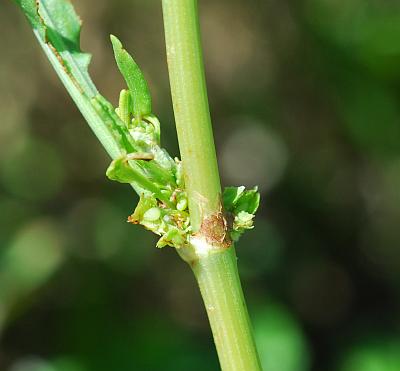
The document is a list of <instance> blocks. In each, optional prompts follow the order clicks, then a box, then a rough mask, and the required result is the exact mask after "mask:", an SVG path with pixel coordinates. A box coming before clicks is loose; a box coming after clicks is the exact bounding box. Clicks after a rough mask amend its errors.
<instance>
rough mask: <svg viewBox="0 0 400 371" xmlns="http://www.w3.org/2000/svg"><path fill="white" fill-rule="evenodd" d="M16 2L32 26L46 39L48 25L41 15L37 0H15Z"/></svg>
mask: <svg viewBox="0 0 400 371" xmlns="http://www.w3.org/2000/svg"><path fill="white" fill-rule="evenodd" d="M14 2H15V3H17V5H19V6H20V8H21V9H22V11H23V12H24V13H25V16H26V18H28V21H29V23H30V24H31V26H32V28H33V29H34V30H36V32H37V33H38V35H39V36H40V38H41V39H42V40H44V39H45V37H46V27H45V26H44V24H43V21H42V19H41V18H40V16H39V13H38V8H37V4H36V0H14Z"/></svg>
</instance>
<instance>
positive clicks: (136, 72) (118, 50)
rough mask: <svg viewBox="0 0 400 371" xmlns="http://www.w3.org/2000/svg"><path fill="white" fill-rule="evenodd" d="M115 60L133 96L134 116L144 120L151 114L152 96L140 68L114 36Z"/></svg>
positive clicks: (112, 40) (112, 37) (112, 39)
mask: <svg viewBox="0 0 400 371" xmlns="http://www.w3.org/2000/svg"><path fill="white" fill-rule="evenodd" d="M110 39H111V43H112V45H113V49H114V55H115V60H116V62H117V65H118V68H119V70H120V71H121V73H122V75H123V76H124V79H125V81H126V84H127V85H128V88H129V91H130V93H131V96H132V106H133V115H134V116H135V118H142V117H144V116H147V115H150V114H151V110H152V109H151V96H150V91H149V87H148V85H147V82H146V80H145V78H144V76H143V73H142V71H141V70H140V68H139V66H138V65H137V64H136V62H135V61H134V60H133V58H132V57H131V56H130V54H129V53H128V52H127V51H126V50H125V49H124V48H123V46H122V43H121V42H120V41H119V40H118V38H116V37H115V36H114V35H111V36H110Z"/></svg>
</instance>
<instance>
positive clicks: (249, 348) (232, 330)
mask: <svg viewBox="0 0 400 371" xmlns="http://www.w3.org/2000/svg"><path fill="white" fill-rule="evenodd" d="M192 269H193V272H194V274H195V276H196V279H197V282H198V284H199V286H200V290H201V295H202V297H203V301H204V305H205V307H206V310H207V314H208V319H209V321H210V324H211V329H212V332H213V336H214V342H215V345H216V347H217V351H218V357H219V362H220V365H221V369H222V370H224V371H227V370H229V371H258V370H261V366H260V363H259V358H258V355H257V350H256V347H255V343H254V339H253V335H252V329H251V324H250V320H249V315H248V313H247V308H246V303H245V300H244V297H243V291H242V287H241V285H240V279H239V274H238V270H237V264H236V254H235V249H234V247H233V246H232V247H231V248H229V249H226V250H224V251H218V252H215V253H210V254H208V255H207V256H204V257H201V258H200V259H199V260H198V261H197V262H195V263H194V264H193V265H192Z"/></svg>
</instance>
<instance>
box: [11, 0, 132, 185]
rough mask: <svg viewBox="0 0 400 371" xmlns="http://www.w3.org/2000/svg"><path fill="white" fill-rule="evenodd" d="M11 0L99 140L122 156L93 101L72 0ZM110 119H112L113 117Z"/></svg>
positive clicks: (92, 89)
mask: <svg viewBox="0 0 400 371" xmlns="http://www.w3.org/2000/svg"><path fill="white" fill-rule="evenodd" d="M14 1H15V3H16V4H17V5H18V6H19V7H20V8H21V10H22V11H23V13H24V14H25V16H26V17H27V19H28V21H29V23H30V24H31V26H32V28H33V31H34V34H35V36H36V37H37V39H38V41H39V44H40V46H41V47H42V48H43V50H44V52H45V54H46V56H47V57H48V59H49V61H50V63H51V64H52V66H53V68H54V69H55V71H56V73H57V75H58V76H59V78H60V80H61V81H62V83H63V84H64V86H65V87H66V89H67V90H68V92H69V94H70V95H71V97H72V99H73V100H74V102H75V103H76V105H77V106H78V108H79V110H80V111H81V112H82V115H83V116H84V118H85V119H86V121H87V122H88V123H89V126H90V127H91V129H92V130H93V132H94V133H95V134H96V136H97V138H98V139H99V140H100V142H101V144H102V145H103V146H104V148H105V149H106V150H107V152H108V153H109V155H110V156H111V157H112V158H117V157H119V156H121V155H122V154H123V153H124V152H126V149H125V148H123V147H122V146H121V143H120V140H119V138H116V137H115V132H114V131H113V130H112V129H110V126H107V125H106V124H105V123H104V116H105V115H106V116H109V114H108V112H107V111H102V110H98V109H96V107H95V106H94V104H93V101H92V98H94V97H95V96H96V95H98V92H97V89H96V87H95V86H94V84H93V82H92V80H91V78H90V76H89V73H88V70H87V67H88V64H89V60H90V57H89V55H88V54H86V53H83V52H82V51H81V50H80V46H79V34H80V27H81V22H80V20H79V18H78V16H77V15H76V14H75V12H74V9H73V7H72V5H71V3H70V2H69V1H67V0H14ZM109 120H110V121H115V117H109ZM114 124H115V125H117V123H114ZM138 191H139V192H140V190H138Z"/></svg>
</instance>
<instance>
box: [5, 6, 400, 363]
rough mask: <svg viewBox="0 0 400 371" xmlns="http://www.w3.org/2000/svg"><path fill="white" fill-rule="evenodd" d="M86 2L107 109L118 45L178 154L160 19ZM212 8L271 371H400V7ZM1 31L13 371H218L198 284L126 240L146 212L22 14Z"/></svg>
mask: <svg viewBox="0 0 400 371" xmlns="http://www.w3.org/2000/svg"><path fill="white" fill-rule="evenodd" d="M74 4H75V6H76V8H77V11H78V13H79V14H80V15H81V16H82V18H83V20H84V26H83V31H82V39H83V49H84V50H87V51H88V52H91V53H92V54H93V62H92V66H91V74H92V75H93V77H94V80H95V82H96V85H97V86H98V87H99V90H100V91H101V93H102V94H104V95H105V96H106V97H107V98H108V99H110V100H112V101H113V103H114V104H115V105H116V103H117V102H116V99H117V96H118V93H119V91H120V90H121V88H123V87H124V82H123V81H122V78H121V77H120V75H119V73H118V71H117V68H116V66H115V63H114V61H113V53H112V50H111V47H110V45H109V34H110V33H113V34H117V35H119V36H120V37H121V39H123V40H124V44H125V46H126V47H127V48H128V49H129V50H131V51H132V52H133V53H134V55H135V59H136V60H137V62H138V63H140V65H141V66H142V68H143V70H144V73H145V76H146V79H147V80H148V81H149V85H150V90H151V93H152V96H153V97H154V99H153V101H154V102H153V103H154V104H153V110H154V112H155V113H156V114H157V115H158V117H160V119H161V122H162V123H163V143H162V145H163V147H166V148H168V149H169V150H170V152H171V153H172V154H176V155H177V154H178V149H177V141H176V136H175V130H174V126H173V115H172V108H171V102H170V95H169V86H168V79H167V69H166V61H165V50H164V40H163V29H162V19H161V11H160V4H159V2H157V1H144V0H136V1H126V0H115V1H112V2H110V1H105V0H96V1H95V0H87V1H75V2H74ZM200 6H201V17H202V26H203V44H204V49H205V57H206V67H207V77H208V85H209V88H210V92H209V95H210V102H211V109H212V115H213V121H214V128H215V134H216V142H217V146H218V155H219V160H220V169H221V174H222V177H223V182H224V184H225V185H230V184H236V185H242V184H243V185H245V186H248V187H251V186H253V185H254V184H258V185H259V189H260V191H261V193H262V199H261V200H262V201H261V205H260V211H259V215H258V216H257V217H256V220H255V225H256V228H255V229H254V230H252V231H249V232H248V233H247V234H246V235H244V236H243V238H242V239H241V240H240V241H239V243H238V246H237V249H238V256H239V266H240V270H241V272H242V275H243V286H244V289H245V292H246V294H247V298H248V302H249V307H250V311H251V312H252V313H253V319H254V326H255V328H256V330H255V336H256V340H257V342H258V344H259V348H260V352H261V359H262V362H263V364H264V366H265V368H266V370H279V371H285V370H288V371H291V370H293V371H306V370H318V371H319V370H328V371H329V370H332V371H359V370H363V371H375V370H376V371H394V370H398V369H400V365H399V358H398V354H400V352H399V350H398V349H399V344H398V339H399V323H400V317H399V313H400V310H399V298H400V296H399V289H398V287H399V283H400V282H399V281H400V276H399V272H400V250H399V246H400V232H399V228H398V223H399V220H400V192H399V189H400V108H399V107H400V44H399V43H398V40H399V39H400V4H399V2H398V1H395V0H391V1H389V0H387V1H381V0H368V1H365V0H347V1H334V0H303V1H288V0H286V1H282V0H280V1H278V0H270V1H261V0H257V1H244V0H230V1H228V0H221V1H211V0H204V1H201V2H200ZM10 30H12V32H10ZM0 31H1V34H2V37H1V40H0V44H1V50H2V54H1V58H0V369H1V370H3V369H4V370H11V371H91V370H99V371H101V370H149V371H155V370H174V371H176V370H188V369H191V370H205V369H207V370H217V369H218V363H217V358H216V355H215V351H214V348H213V346H212V339H211V335H210V332H209V327H208V324H207V319H206V315H205V313H204V309H203V307H202V305H201V302H200V296H199V294H198V292H197V289H196V287H195V282H194V279H193V277H192V274H191V272H190V271H189V268H188V267H186V266H185V265H184V263H182V262H181V261H180V260H179V258H178V257H177V256H176V254H175V252H174V251H173V250H172V249H166V250H163V251H158V250H157V249H156V248H154V246H155V242H156V241H155V240H154V238H153V236H152V235H151V234H150V233H147V232H146V231H142V230H141V229H140V228H139V227H136V226H131V225H129V224H128V223H126V218H127V216H128V215H129V214H130V213H131V212H132V210H133V208H134V206H135V204H136V203H137V199H136V196H135V195H134V193H133V192H132V190H131V189H130V188H129V186H126V188H125V189H124V187H123V186H120V185H118V184H113V183H112V182H110V181H108V180H107V179H106V178H105V176H104V173H105V169H106V167H107V165H108V163H109V159H108V158H107V156H106V155H105V153H104V152H103V150H102V148H101V147H100V145H99V144H98V143H97V141H96V139H95V138H94V136H93V135H92V133H91V132H90V130H89V128H88V127H87V125H86V123H85V122H84V121H83V119H82V118H81V116H80V114H79V113H78V111H77V109H76V108H75V106H74V105H73V103H72V102H71V99H70V98H69V97H68V96H67V94H66V92H65V91H64V88H63V87H62V85H61V83H60V82H59V81H58V79H57V77H56V76H55V74H54V72H53V71H52V69H51V67H50V66H49V64H48V62H47V60H46V59H45V57H44V56H43V55H42V51H41V50H40V49H39V47H38V46H37V44H36V41H35V40H34V37H33V35H32V32H31V30H30V28H29V26H28V25H27V23H26V20H25V19H24V17H23V16H22V14H21V13H20V12H19V11H18V9H17V7H16V6H15V5H14V4H13V3H12V2H11V1H3V2H1V5H0Z"/></svg>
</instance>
